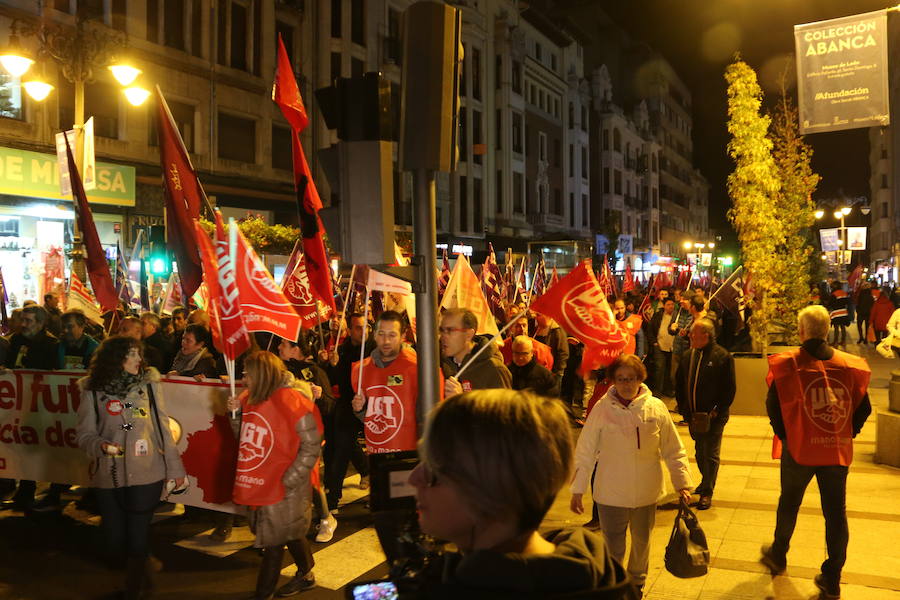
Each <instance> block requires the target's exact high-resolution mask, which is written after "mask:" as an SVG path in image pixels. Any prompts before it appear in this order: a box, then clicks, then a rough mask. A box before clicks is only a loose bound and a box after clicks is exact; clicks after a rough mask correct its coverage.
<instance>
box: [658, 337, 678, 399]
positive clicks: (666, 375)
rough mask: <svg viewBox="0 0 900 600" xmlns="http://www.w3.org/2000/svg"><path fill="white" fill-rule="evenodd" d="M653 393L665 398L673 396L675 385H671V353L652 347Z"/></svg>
mask: <svg viewBox="0 0 900 600" xmlns="http://www.w3.org/2000/svg"><path fill="white" fill-rule="evenodd" d="M653 370H654V375H655V377H654V380H653V391H654V392H656V393H657V394H662V395H665V396H674V395H675V394H674V393H671V394H670V393H669V392H674V390H675V385H674V384H673V383H672V353H671V352H666V351H665V350H660V348H659V346H654V347H653Z"/></svg>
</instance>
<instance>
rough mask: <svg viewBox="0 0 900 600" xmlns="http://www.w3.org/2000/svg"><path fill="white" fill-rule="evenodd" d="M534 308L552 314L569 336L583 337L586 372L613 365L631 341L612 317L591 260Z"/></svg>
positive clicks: (564, 279)
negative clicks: (592, 268)
mask: <svg viewBox="0 0 900 600" xmlns="http://www.w3.org/2000/svg"><path fill="white" fill-rule="evenodd" d="M531 309H532V310H534V311H536V312H539V313H543V314H545V315H547V316H549V317H552V318H553V319H554V320H555V321H556V322H557V323H559V324H560V326H561V327H562V328H563V329H564V330H565V331H566V332H567V333H568V334H569V335H571V336H573V337H575V338H577V339H579V340H581V342H582V343H583V344H584V357H583V358H582V363H581V369H582V372H583V373H586V372H588V371H591V370H593V369H596V368H599V367H602V366H605V365H608V364H610V363H611V362H612V361H613V360H614V359H615V358H616V357H617V356H618V355H619V354H621V353H622V350H623V349H624V348H625V345H626V344H627V343H628V334H627V333H626V332H625V331H624V329H622V328H621V327H620V326H619V324H618V323H617V321H616V319H615V317H614V316H613V313H612V309H610V307H609V302H607V300H606V295H605V294H604V293H603V290H602V289H601V288H600V284H599V283H598V282H597V279H596V278H595V277H594V273H593V271H592V270H591V261H590V260H585V261H582V262H581V263H580V264H579V265H578V266H577V267H575V268H574V269H573V270H572V272H571V273H569V274H568V275H566V276H565V277H563V278H562V279H560V281H559V283H558V284H557V285H555V286H553V287H551V288H549V289H548V290H547V292H546V293H545V294H544V295H543V296H541V297H540V298H538V299H537V300H535V301H534V302H533V303H532V304H531Z"/></svg>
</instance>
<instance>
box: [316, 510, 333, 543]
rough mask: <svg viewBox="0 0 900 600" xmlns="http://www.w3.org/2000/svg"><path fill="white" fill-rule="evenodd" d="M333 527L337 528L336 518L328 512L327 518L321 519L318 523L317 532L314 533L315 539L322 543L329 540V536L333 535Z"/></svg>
mask: <svg viewBox="0 0 900 600" xmlns="http://www.w3.org/2000/svg"><path fill="white" fill-rule="evenodd" d="M335 529H337V519H335V518H334V515H332V514H329V515H328V518H327V519H322V522H321V523H320V524H319V533H318V534H316V541H317V542H319V543H322V544H324V543H325V542H330V541H331V538H333V537H334V530H335Z"/></svg>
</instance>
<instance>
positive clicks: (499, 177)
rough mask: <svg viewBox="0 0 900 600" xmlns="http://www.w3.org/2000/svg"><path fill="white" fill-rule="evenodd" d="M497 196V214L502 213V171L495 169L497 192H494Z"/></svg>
mask: <svg viewBox="0 0 900 600" xmlns="http://www.w3.org/2000/svg"><path fill="white" fill-rule="evenodd" d="M495 197H496V198H497V210H496V212H497V214H498V215H500V214H503V171H501V170H500V169H497V193H496V194H495Z"/></svg>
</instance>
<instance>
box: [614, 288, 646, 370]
mask: <svg viewBox="0 0 900 600" xmlns="http://www.w3.org/2000/svg"><path fill="white" fill-rule="evenodd" d="M613 315H615V317H616V321H618V323H619V327H620V328H622V329H624V330H625V332H626V333H628V338H629V342H628V345H627V346H626V351H629V350H631V351H632V352H630V353H631V354H636V355H637V356H638V358H643V357H644V355H645V354H646V353H647V349H646V347H645V344H644V337H645V336H644V329H643V324H644V320H643V318H642V317H641V316H640V315H634V314H631V313H630V312H628V308H627V307H626V305H625V300H623V299H621V298H619V299H618V300H616V301H615V302H613Z"/></svg>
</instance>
